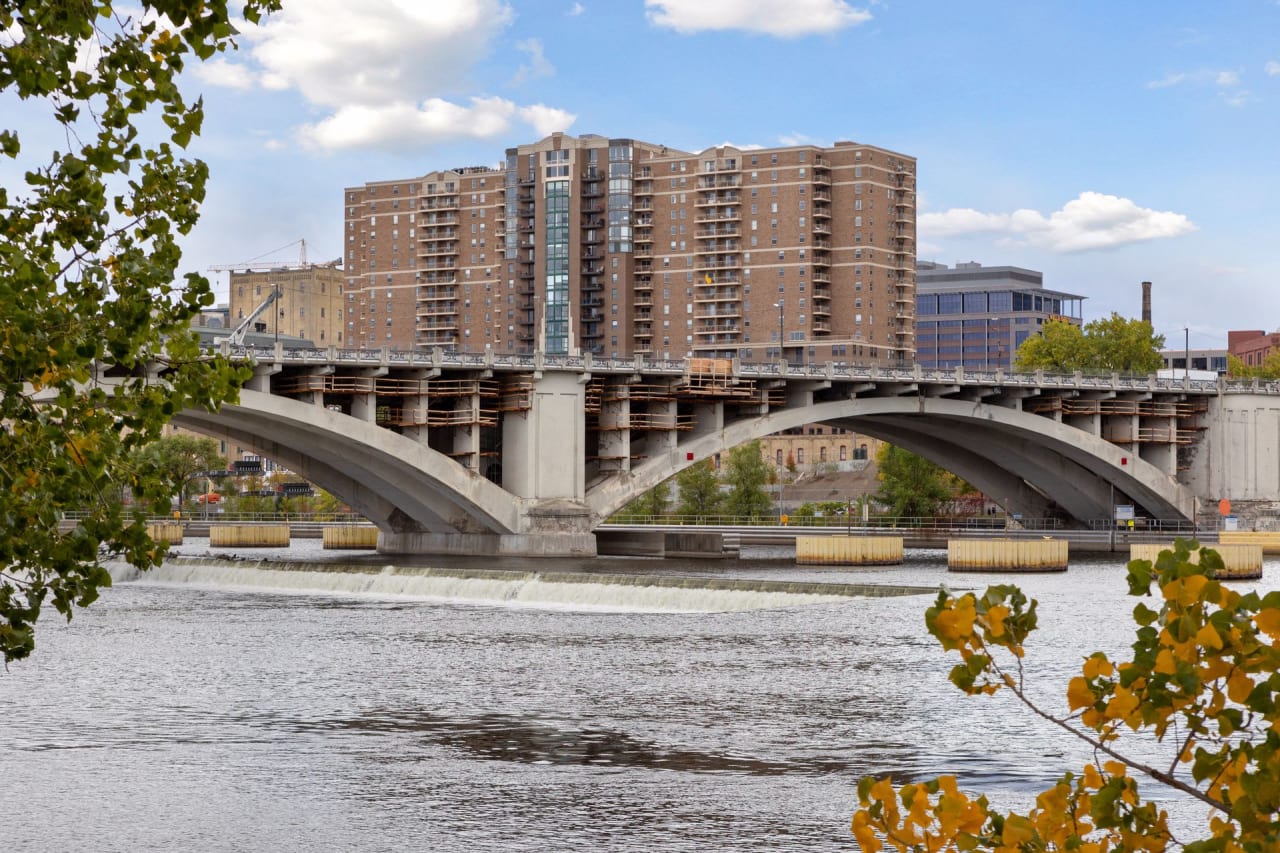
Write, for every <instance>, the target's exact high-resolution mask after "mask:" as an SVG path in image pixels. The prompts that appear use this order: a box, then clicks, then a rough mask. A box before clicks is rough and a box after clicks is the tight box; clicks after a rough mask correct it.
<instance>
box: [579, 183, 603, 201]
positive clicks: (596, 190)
mask: <svg viewBox="0 0 1280 853" xmlns="http://www.w3.org/2000/svg"><path fill="white" fill-rule="evenodd" d="M603 195H604V190H602V189H601V188H600V185H599V184H587V185H585V186H584V187H583V188H582V197H583V198H600V197H602V196H603Z"/></svg>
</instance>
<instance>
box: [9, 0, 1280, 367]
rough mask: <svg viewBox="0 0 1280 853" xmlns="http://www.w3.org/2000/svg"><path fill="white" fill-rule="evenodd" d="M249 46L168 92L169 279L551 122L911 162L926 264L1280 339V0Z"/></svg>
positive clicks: (1176, 337) (332, 0)
mask: <svg viewBox="0 0 1280 853" xmlns="http://www.w3.org/2000/svg"><path fill="white" fill-rule="evenodd" d="M233 5H234V4H233ZM238 41H239V50H238V51H237V52H236V53H234V54H230V55H227V56H225V57H222V58H219V59H217V60H214V61H213V62H211V63H207V64H205V65H203V66H200V67H197V68H193V69H192V70H190V71H189V72H187V73H186V74H185V75H184V76H185V78H186V79H185V84H184V85H185V86H186V88H187V89H188V90H189V91H190V92H192V93H202V94H203V97H204V101H205V108H206V119H205V128H204V135H203V137H202V138H201V139H200V140H199V141H198V142H197V143H196V144H195V145H193V147H192V151H193V152H194V153H195V154H196V155H197V156H200V157H202V158H203V159H204V160H206V161H207V162H208V163H209V166H210V169H211V175H212V176H211V179H210V185H209V197H208V200H207V202H206V204H205V208H204V212H203V218H202V221H201V223H200V224H199V225H198V226H197V230H196V231H195V232H194V233H193V234H192V235H191V236H190V237H189V238H188V239H187V241H186V243H185V250H186V255H185V258H184V269H190V270H198V271H204V270H207V268H208V267H210V266H212V265H220V264H234V263H240V262H245V261H248V260H251V259H255V258H260V257H264V256H265V257H269V258H273V259H279V260H297V258H298V246H297V245H296V241H298V240H299V239H305V240H306V243H307V254H308V259H309V260H311V261H313V262H315V261H327V260H332V259H334V258H337V257H339V256H340V255H341V251H342V239H341V238H342V233H343V232H342V225H343V223H342V212H343V206H342V201H343V196H342V191H343V188H344V187H347V186H353V185H359V184H363V183H364V182H366V181H371V180H388V179H396V178H411V177H417V176H419V175H422V174H425V173H427V172H430V171H433V170H435V169H442V168H451V167H458V166H469V165H497V164H499V163H500V161H501V160H502V158H503V152H504V151H505V149H506V148H507V147H509V146H514V145H518V144H521V143H527V142H533V141H536V140H537V139H540V138H541V137H542V136H544V135H546V134H547V133H550V132H552V131H556V130H563V131H566V132H568V133H571V134H574V135H577V134H581V133H597V134H601V135H604V136H612V137H631V138H636V139H643V140H646V141H650V142H655V143H660V144H665V145H668V146H670V147H674V148H679V149H684V150H688V151H694V152H697V151H700V150H702V149H704V148H707V147H710V146H714V145H720V144H725V143H730V144H734V145H739V146H743V147H750V146H776V145H788V144H798V143H814V144H820V145H830V144H832V143H833V142H834V141H836V140H854V141H857V142H861V143H865V144H870V145H876V146H880V147H883V148H888V149H891V150H894V151H898V152H902V153H904V154H908V155H910V156H913V157H915V158H917V160H918V187H919V211H918V212H919V223H918V225H919V249H918V256H919V258H920V259H922V260H934V261H939V262H942V263H946V264H955V263H957V262H962V261H977V262H979V263H982V264H985V265H1005V264H1008V265H1014V266H1020V267H1026V268H1030V269H1034V270H1040V271H1042V272H1043V273H1044V279H1045V286H1046V287H1049V288H1053V289H1056V290H1064V291H1068V292H1072V293H1077V294H1081V295H1083V296H1085V297H1087V298H1086V300H1085V302H1084V317H1085V320H1086V321H1088V320H1090V319H1095V318H1100V317H1105V316H1107V315H1109V314H1110V313H1111V312H1113V311H1114V312H1119V313H1120V314H1122V315H1125V316H1137V315H1138V314H1139V312H1140V300H1141V290H1140V282H1142V281H1144V280H1149V281H1152V282H1154V287H1153V303H1154V312H1153V325H1154V326H1155V330H1156V331H1157V332H1158V333H1161V334H1164V335H1165V336H1166V338H1167V339H1168V342H1169V345H1170V346H1171V347H1176V348H1181V346H1182V345H1183V344H1184V341H1186V340H1188V339H1189V342H1190V345H1191V346H1192V347H1193V348H1199V347H1222V346H1225V344H1226V331H1227V330H1228V329H1250V328H1253V329H1265V330H1267V331H1272V330H1275V329H1276V328H1277V327H1280V254H1277V251H1276V247H1275V246H1274V245H1273V241H1277V240H1280V133H1277V131H1278V130H1280V0H1221V2H1216V3H1213V4H1205V3H1203V2H1183V0H1160V2H1156V0H1130V2H1119V3H1117V2H1114V0H1112V2H1107V3H1102V2H1092V0H1076V1H1075V2H1067V0H1036V2H1026V0H1020V2H1013V1H1012V0H1011V1H1010V2H995V0H992V2H984V0H972V1H971V2H956V0H914V2H906V0H871V2H865V3H863V2H853V0H607V2H606V0H579V2H573V0H569V2H564V0H537V2H532V0H531V2H521V0H284V9H283V11H282V12H280V13H278V14H276V15H274V16H272V17H271V18H270V19H268V20H267V21H266V22H265V23H264V24H263V25H261V26H258V27H250V26H247V25H246V26H245V27H243V32H242V35H241V36H240V38H239V39H238ZM5 112H8V113H10V114H11V115H12V116H14V117H15V121H14V122H12V123H10V122H9V121H6V120H5V119H4V118H3V114H4V113H5ZM26 116H27V111H26V107H22V106H21V105H15V104H14V103H13V102H12V101H11V100H4V99H0V124H3V125H5V126H16V127H17V129H18V130H19V131H22V130H23V122H24V120H25V118H26ZM8 177H10V176H6V175H4V174H3V173H0V178H5V179H6V182H7V180H8ZM284 247H288V248H284ZM277 249H279V250H280V251H278V252H277V251H275V250H277ZM211 278H213V280H214V284H215V288H216V289H218V290H219V291H220V293H221V294H222V295H224V296H225V292H226V284H225V274H223V275H213V274H211ZM1184 330H1186V331H1184Z"/></svg>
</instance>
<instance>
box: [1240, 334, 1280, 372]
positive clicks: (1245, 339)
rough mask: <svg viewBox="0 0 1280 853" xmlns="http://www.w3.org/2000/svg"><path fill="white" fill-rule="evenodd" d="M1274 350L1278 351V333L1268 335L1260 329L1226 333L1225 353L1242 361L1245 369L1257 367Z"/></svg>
mask: <svg viewBox="0 0 1280 853" xmlns="http://www.w3.org/2000/svg"><path fill="white" fill-rule="evenodd" d="M1276 349H1280V332H1270V333H1268V332H1264V331H1262V330H1261V329H1256V330H1255V329H1246V330H1242V331H1234V332H1227V352H1228V353H1230V354H1231V355H1234V356H1235V357H1236V358H1238V359H1240V360H1241V361H1243V362H1244V364H1245V367H1257V366H1258V365H1260V364H1262V363H1263V362H1264V361H1266V360H1267V356H1268V355H1270V354H1271V351H1272V350H1276Z"/></svg>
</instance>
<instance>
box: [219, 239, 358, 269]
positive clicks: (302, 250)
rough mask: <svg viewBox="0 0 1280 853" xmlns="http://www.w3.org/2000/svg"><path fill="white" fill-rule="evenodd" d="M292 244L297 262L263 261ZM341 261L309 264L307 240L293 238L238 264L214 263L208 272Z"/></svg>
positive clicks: (330, 264)
mask: <svg viewBox="0 0 1280 853" xmlns="http://www.w3.org/2000/svg"><path fill="white" fill-rule="evenodd" d="M294 246H298V247H299V248H298V262H297V263H287V262H282V261H271V260H265V261H264V260H263V258H268V257H270V256H272V255H278V254H280V252H282V251H284V250H285V249H290V248H292V247H294ZM341 263H342V258H334V259H333V260H332V261H329V262H328V263H323V264H309V263H307V241H306V239H301V240H294V241H293V242H292V243H289V244H287V245H284V246H281V247H280V248H278V249H272V250H271V251H270V252H264V253H263V254H261V255H258V257H256V258H252V259H250V260H248V261H243V262H241V263H238V264H214V265H213V266H211V267H209V272H235V271H236V270H241V271H243V272H249V271H250V270H253V269H259V270H278V269H287V270H305V269H310V268H311V267H313V266H319V267H336V266H338V265H339V264H341Z"/></svg>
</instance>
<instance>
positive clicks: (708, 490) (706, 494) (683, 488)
mask: <svg viewBox="0 0 1280 853" xmlns="http://www.w3.org/2000/svg"><path fill="white" fill-rule="evenodd" d="M676 485H677V486H678V487H679V489H680V506H679V508H678V509H677V510H676V512H677V514H679V515H687V516H693V517H695V518H706V517H707V516H711V515H719V514H720V507H721V505H722V504H723V502H724V496H723V495H721V494H720V480H719V479H718V478H717V477H716V469H715V468H713V467H712V465H711V460H710V459H705V460H703V461H702V462H698V463H697V464H695V465H690V466H689V467H688V468H685V469H684V470H683V471H681V472H680V473H679V474H677V475H676Z"/></svg>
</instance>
